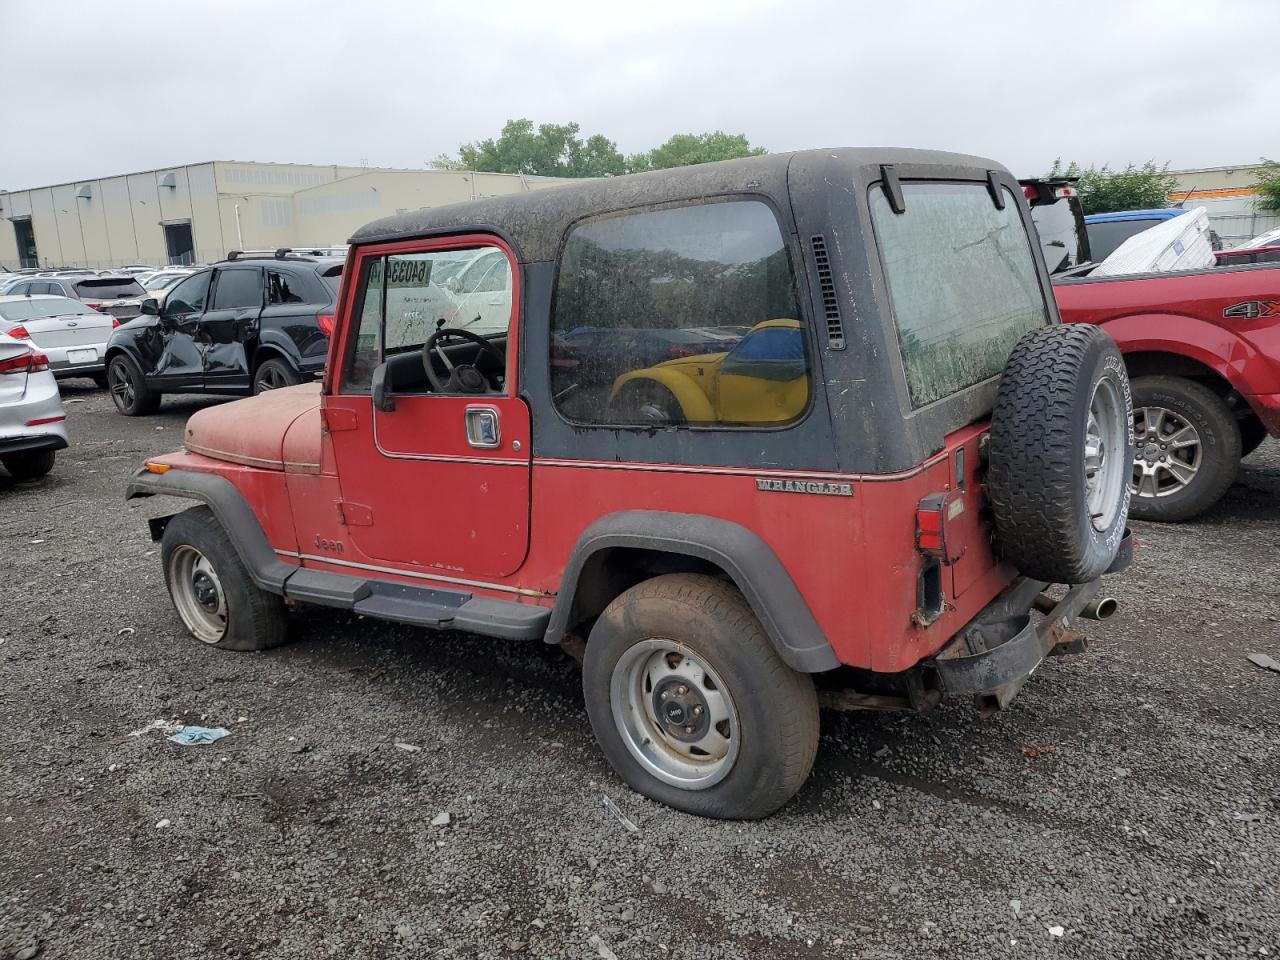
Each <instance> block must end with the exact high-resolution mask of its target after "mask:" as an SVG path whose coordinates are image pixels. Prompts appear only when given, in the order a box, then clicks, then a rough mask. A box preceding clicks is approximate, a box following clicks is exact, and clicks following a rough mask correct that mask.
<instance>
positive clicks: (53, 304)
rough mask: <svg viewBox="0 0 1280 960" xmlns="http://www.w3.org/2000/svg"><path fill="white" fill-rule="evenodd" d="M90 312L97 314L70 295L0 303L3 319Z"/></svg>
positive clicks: (35, 318) (29, 318) (33, 318)
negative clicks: (50, 298) (49, 298)
mask: <svg viewBox="0 0 1280 960" xmlns="http://www.w3.org/2000/svg"><path fill="white" fill-rule="evenodd" d="M90 313H91V314H93V315H94V316H98V311H97V310H94V309H92V308H90V307H86V306H85V305H84V304H83V303H81V302H80V301H79V300H72V299H71V298H70V297H56V298H55V299H52V300H17V301H15V302H13V303H0V317H3V318H4V319H5V320H39V319H40V318H41V317H66V316H70V315H72V314H90Z"/></svg>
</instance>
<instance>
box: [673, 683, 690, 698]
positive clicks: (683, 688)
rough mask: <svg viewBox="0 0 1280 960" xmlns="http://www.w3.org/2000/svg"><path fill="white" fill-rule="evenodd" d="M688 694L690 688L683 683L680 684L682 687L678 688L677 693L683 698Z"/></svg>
mask: <svg viewBox="0 0 1280 960" xmlns="http://www.w3.org/2000/svg"><path fill="white" fill-rule="evenodd" d="M688 692H689V688H688V687H686V686H685V685H684V684H683V683H682V684H680V686H678V687H676V693H678V694H680V696H682V697H683V696H684V695H685V694H686V693H688Z"/></svg>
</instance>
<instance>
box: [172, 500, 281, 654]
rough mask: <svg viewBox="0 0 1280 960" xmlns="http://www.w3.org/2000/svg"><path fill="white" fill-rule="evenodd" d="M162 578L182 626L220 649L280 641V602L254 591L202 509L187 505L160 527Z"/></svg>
mask: <svg viewBox="0 0 1280 960" xmlns="http://www.w3.org/2000/svg"><path fill="white" fill-rule="evenodd" d="M160 558H161V562H162V563H163V565H164V582H165V586H166V587H168V588H169V596H170V597H171V598H172V600H173V606H174V609H175V610H177V612H178V616H179V617H180V618H181V620H182V623H183V625H184V626H185V627H186V628H187V630H188V632H190V634H191V635H192V636H193V637H195V638H196V639H197V640H199V641H201V642H202V643H207V644H208V645H209V646H211V647H218V648H220V649H222V650H266V649H268V648H270V647H277V646H279V645H280V644H282V643H284V642H285V640H286V639H287V636H286V627H287V623H286V618H285V607H284V600H283V599H282V598H280V597H278V596H276V595H275V594H274V593H268V592H267V591H265V590H262V589H260V588H259V587H258V586H257V584H255V583H254V582H253V579H252V578H251V577H250V576H249V571H247V570H246V569H245V567H244V563H243V562H241V560H240V555H239V554H238V553H237V552H236V548H235V545H234V544H233V543H232V542H231V538H230V537H228V536H227V532H226V531H225V530H224V529H223V528H222V524H220V523H218V520H217V518H216V517H214V515H213V511H211V510H210V509H209V508H208V507H204V506H200V507H192V508H191V509H190V510H186V511H184V512H182V513H180V514H178V515H177V516H176V517H174V518H173V519H172V520H170V521H169V523H168V525H167V526H166V527H165V528H164V536H163V537H161V539H160Z"/></svg>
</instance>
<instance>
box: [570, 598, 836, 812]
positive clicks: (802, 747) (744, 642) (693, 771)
mask: <svg viewBox="0 0 1280 960" xmlns="http://www.w3.org/2000/svg"><path fill="white" fill-rule="evenodd" d="M582 689H583V694H584V696H585V698H586V704H587V714H588V716H589V717H590V718H591V727H592V729H593V730H594V731H595V735H596V739H597V740H598V741H599V743H600V747H601V749H602V750H603V751H604V755H605V757H606V759H608V761H609V763H610V765H612V767H613V768H614V770H616V771H617V772H618V774H619V775H620V776H621V777H622V778H623V779H624V780H625V781H626V782H627V783H628V784H630V786H631V787H632V789H634V790H636V791H637V792H638V793H642V794H644V795H645V796H646V797H649V798H651V799H653V800H657V801H658V802H660V803H665V804H667V805H668V806H672V807H675V808H676V809H678V810H684V811H685V812H687V813H693V814H698V815H700V816H704V817H718V818H722V819H730V820H753V819H758V818H760V817H765V816H768V815H769V814H771V813H773V812H774V811H775V810H777V809H778V808H779V807H781V806H782V805H783V804H784V803H786V802H787V801H788V800H789V799H790V798H791V797H792V796H793V795H794V794H795V792H796V791H797V790H799V789H800V785H801V784H803V783H804V781H805V779H806V778H807V777H808V776H809V771H810V769H811V768H812V767H813V759H814V756H815V754H816V753H817V749H818V700H817V694H816V693H815V691H814V688H813V681H812V679H811V678H810V677H809V676H807V675H806V674H802V673H797V672H796V671H794V670H792V669H791V668H790V667H788V666H787V665H786V664H785V663H783V662H782V660H781V659H780V658H779V657H778V654H777V652H776V651H775V650H774V648H773V644H772V643H771V642H770V641H769V638H768V636H767V635H766V634H765V632H764V630H763V628H761V626H760V622H759V621H758V620H757V619H756V617H755V614H753V613H752V612H751V608H750V606H748V605H747V602H746V600H745V599H743V597H742V594H740V593H739V592H738V591H737V590H736V589H735V588H734V587H733V585H732V584H729V583H726V582H724V581H722V580H718V579H716V578H714V577H709V576H704V575H701V574H685V573H679V574H667V575H664V576H660V577H655V578H653V579H652V580H646V581H645V582H643V583H641V584H639V585H638V586H635V587H632V588H631V589H630V590H628V591H626V592H625V593H623V594H622V595H620V596H619V597H617V598H616V599H615V600H614V601H613V602H612V603H611V604H609V606H608V607H607V608H606V609H605V611H604V613H602V614H601V615H600V618H599V619H598V620H597V621H596V623H595V626H594V627H593V628H592V630H591V634H590V636H589V638H588V640H587V649H586V654H585V656H584V657H583V664H582Z"/></svg>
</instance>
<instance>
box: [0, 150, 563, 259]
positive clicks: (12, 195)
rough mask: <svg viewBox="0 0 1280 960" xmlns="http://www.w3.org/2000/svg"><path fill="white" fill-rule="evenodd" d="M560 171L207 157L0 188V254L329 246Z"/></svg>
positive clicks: (88, 255)
mask: <svg viewBox="0 0 1280 960" xmlns="http://www.w3.org/2000/svg"><path fill="white" fill-rule="evenodd" d="M561 182H563V181H561V180H556V179H552V178H546V177H525V176H522V175H519V174H506V173H474V172H472V171H469V170H396V169H388V168H381V167H340V166H320V165H314V164H293V163H253V162H241V161H223V160H214V161H210V162H208V163H195V164H190V165H188V166H180V167H165V168H162V169H159V170H147V171H144V172H142V173H130V174H124V175H122V176H115V177H102V178H98V179H91V180H78V181H75V182H73V183H62V184H57V185H55V186H51V187H37V188H34V189H31V190H15V191H12V192H0V218H3V222H2V223H0V265H3V266H6V267H10V268H15V267H20V266H22V267H91V268H95V269H104V268H110V267H123V266H127V265H129V264H137V263H146V264H157V265H159V264H168V263H211V262H213V261H215V260H220V259H222V258H223V257H225V256H226V254H227V252H228V251H230V250H263V249H275V248H278V247H306V246H330V245H335V244H341V243H344V242H345V241H346V238H347V237H349V236H350V235H351V234H352V233H353V232H355V230H356V229H357V228H358V227H360V226H361V225H363V224H365V223H368V222H369V221H370V220H376V219H377V218H378V217H383V216H388V215H390V214H394V213H402V212H405V211H408V210H417V209H420V208H423V207H438V206H441V205H443V204H446V203H456V202H458V201H461V200H471V199H474V198H477V197H490V196H497V195H499V194H506V193H518V192H521V191H524V190H532V189H537V188H540V187H546V186H554V185H555V184H557V183H561Z"/></svg>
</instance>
